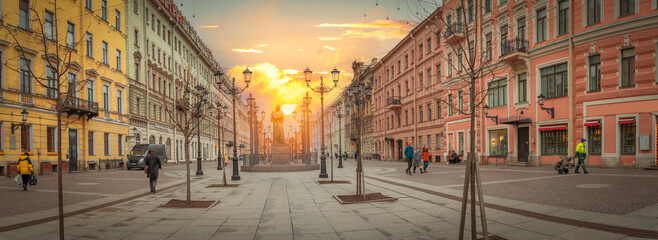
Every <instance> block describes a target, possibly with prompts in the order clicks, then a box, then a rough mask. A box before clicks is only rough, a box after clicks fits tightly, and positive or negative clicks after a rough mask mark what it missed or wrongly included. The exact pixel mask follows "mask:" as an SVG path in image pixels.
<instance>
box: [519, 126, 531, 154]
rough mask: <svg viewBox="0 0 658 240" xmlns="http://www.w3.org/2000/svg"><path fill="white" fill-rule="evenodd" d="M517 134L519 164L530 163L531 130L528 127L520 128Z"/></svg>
mask: <svg viewBox="0 0 658 240" xmlns="http://www.w3.org/2000/svg"><path fill="white" fill-rule="evenodd" d="M517 133H518V141H517V148H518V152H519V162H528V154H530V129H529V128H528V127H520V128H518V130H517Z"/></svg>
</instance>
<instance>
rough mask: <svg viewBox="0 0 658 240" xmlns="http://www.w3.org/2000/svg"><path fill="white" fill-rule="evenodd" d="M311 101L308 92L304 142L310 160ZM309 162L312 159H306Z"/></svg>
mask: <svg viewBox="0 0 658 240" xmlns="http://www.w3.org/2000/svg"><path fill="white" fill-rule="evenodd" d="M311 100H312V98H311V97H310V96H308V92H306V96H305V97H304V101H303V102H304V105H303V106H304V107H305V108H304V109H303V110H304V112H303V115H302V116H303V118H304V121H305V124H304V136H305V137H306V138H305V140H304V153H306V158H310V152H311V126H310V122H309V114H310V113H311V108H310V107H309V106H310V105H311ZM306 160H307V161H309V164H310V159H306Z"/></svg>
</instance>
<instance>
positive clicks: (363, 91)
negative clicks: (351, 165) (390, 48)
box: [345, 82, 372, 196]
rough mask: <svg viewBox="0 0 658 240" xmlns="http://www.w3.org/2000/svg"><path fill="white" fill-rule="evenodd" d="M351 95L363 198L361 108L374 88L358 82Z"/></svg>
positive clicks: (358, 181)
mask: <svg viewBox="0 0 658 240" xmlns="http://www.w3.org/2000/svg"><path fill="white" fill-rule="evenodd" d="M348 93H349V99H350V101H351V102H352V103H353V104H354V108H355V109H354V112H353V114H352V116H353V118H354V120H355V123H356V124H357V126H356V136H355V138H356V153H357V157H356V162H357V163H356V195H357V196H363V195H364V193H365V184H364V183H363V182H364V179H365V176H363V164H362V157H361V155H362V153H361V139H362V137H361V133H362V132H363V131H362V128H363V119H362V118H361V116H362V115H363V113H362V112H361V111H362V110H363V108H362V107H361V105H362V104H365V102H366V101H367V100H368V99H370V97H371V94H372V88H371V87H370V86H368V85H365V84H363V83H359V82H357V83H356V84H355V85H353V86H352V87H350V88H349V90H348ZM351 107H352V106H350V105H348V106H345V108H346V110H347V111H349V109H350V108H351Z"/></svg>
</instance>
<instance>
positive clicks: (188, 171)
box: [185, 134, 192, 204]
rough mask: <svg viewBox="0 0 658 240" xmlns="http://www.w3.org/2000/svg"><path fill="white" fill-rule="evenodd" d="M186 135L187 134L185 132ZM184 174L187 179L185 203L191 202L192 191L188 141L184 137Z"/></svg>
mask: <svg viewBox="0 0 658 240" xmlns="http://www.w3.org/2000/svg"><path fill="white" fill-rule="evenodd" d="M185 136H187V134H185ZM185 175H186V181H187V204H190V203H191V202H192V192H191V186H190V141H189V140H187V137H185Z"/></svg>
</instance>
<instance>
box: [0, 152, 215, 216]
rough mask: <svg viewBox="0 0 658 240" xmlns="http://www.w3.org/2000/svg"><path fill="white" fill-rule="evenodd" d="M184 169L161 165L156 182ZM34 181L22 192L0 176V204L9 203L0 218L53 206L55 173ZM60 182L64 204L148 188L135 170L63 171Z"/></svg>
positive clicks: (174, 176) (166, 180)
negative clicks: (35, 183)
mask: <svg viewBox="0 0 658 240" xmlns="http://www.w3.org/2000/svg"><path fill="white" fill-rule="evenodd" d="M211 163H212V162H209V165H210V164H211ZM190 168H193V169H195V170H196V164H191V166H190ZM184 169H185V165H182V164H180V165H165V166H164V167H163V171H162V172H161V173H162V174H160V177H159V178H158V182H159V183H160V184H165V183H169V182H171V181H173V180H176V179H181V178H182V177H183V176H182V173H184V171H183V170H184ZM193 174H194V173H193ZM37 180H38V184H37V185H33V186H32V185H29V186H28V191H27V192H25V191H23V188H21V187H20V186H18V185H16V184H15V183H14V181H13V178H11V179H10V178H1V179H0V196H2V197H1V198H0V206H11V207H10V208H3V210H2V211H0V218H2V217H8V216H13V215H16V214H25V213H31V212H37V211H41V210H46V209H52V208H57V174H56V173H54V174H48V175H41V176H37ZM62 181H63V183H64V184H63V186H64V188H63V189H64V193H65V194H64V205H65V206H66V205H71V204H77V203H81V202H85V201H90V200H98V199H103V198H106V197H110V196H115V195H118V194H122V193H126V192H130V191H135V190H139V189H148V180H147V178H146V175H145V174H144V172H143V171H141V170H137V169H135V170H130V171H126V170H111V171H99V172H96V171H91V172H81V173H64V174H63V176H62Z"/></svg>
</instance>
